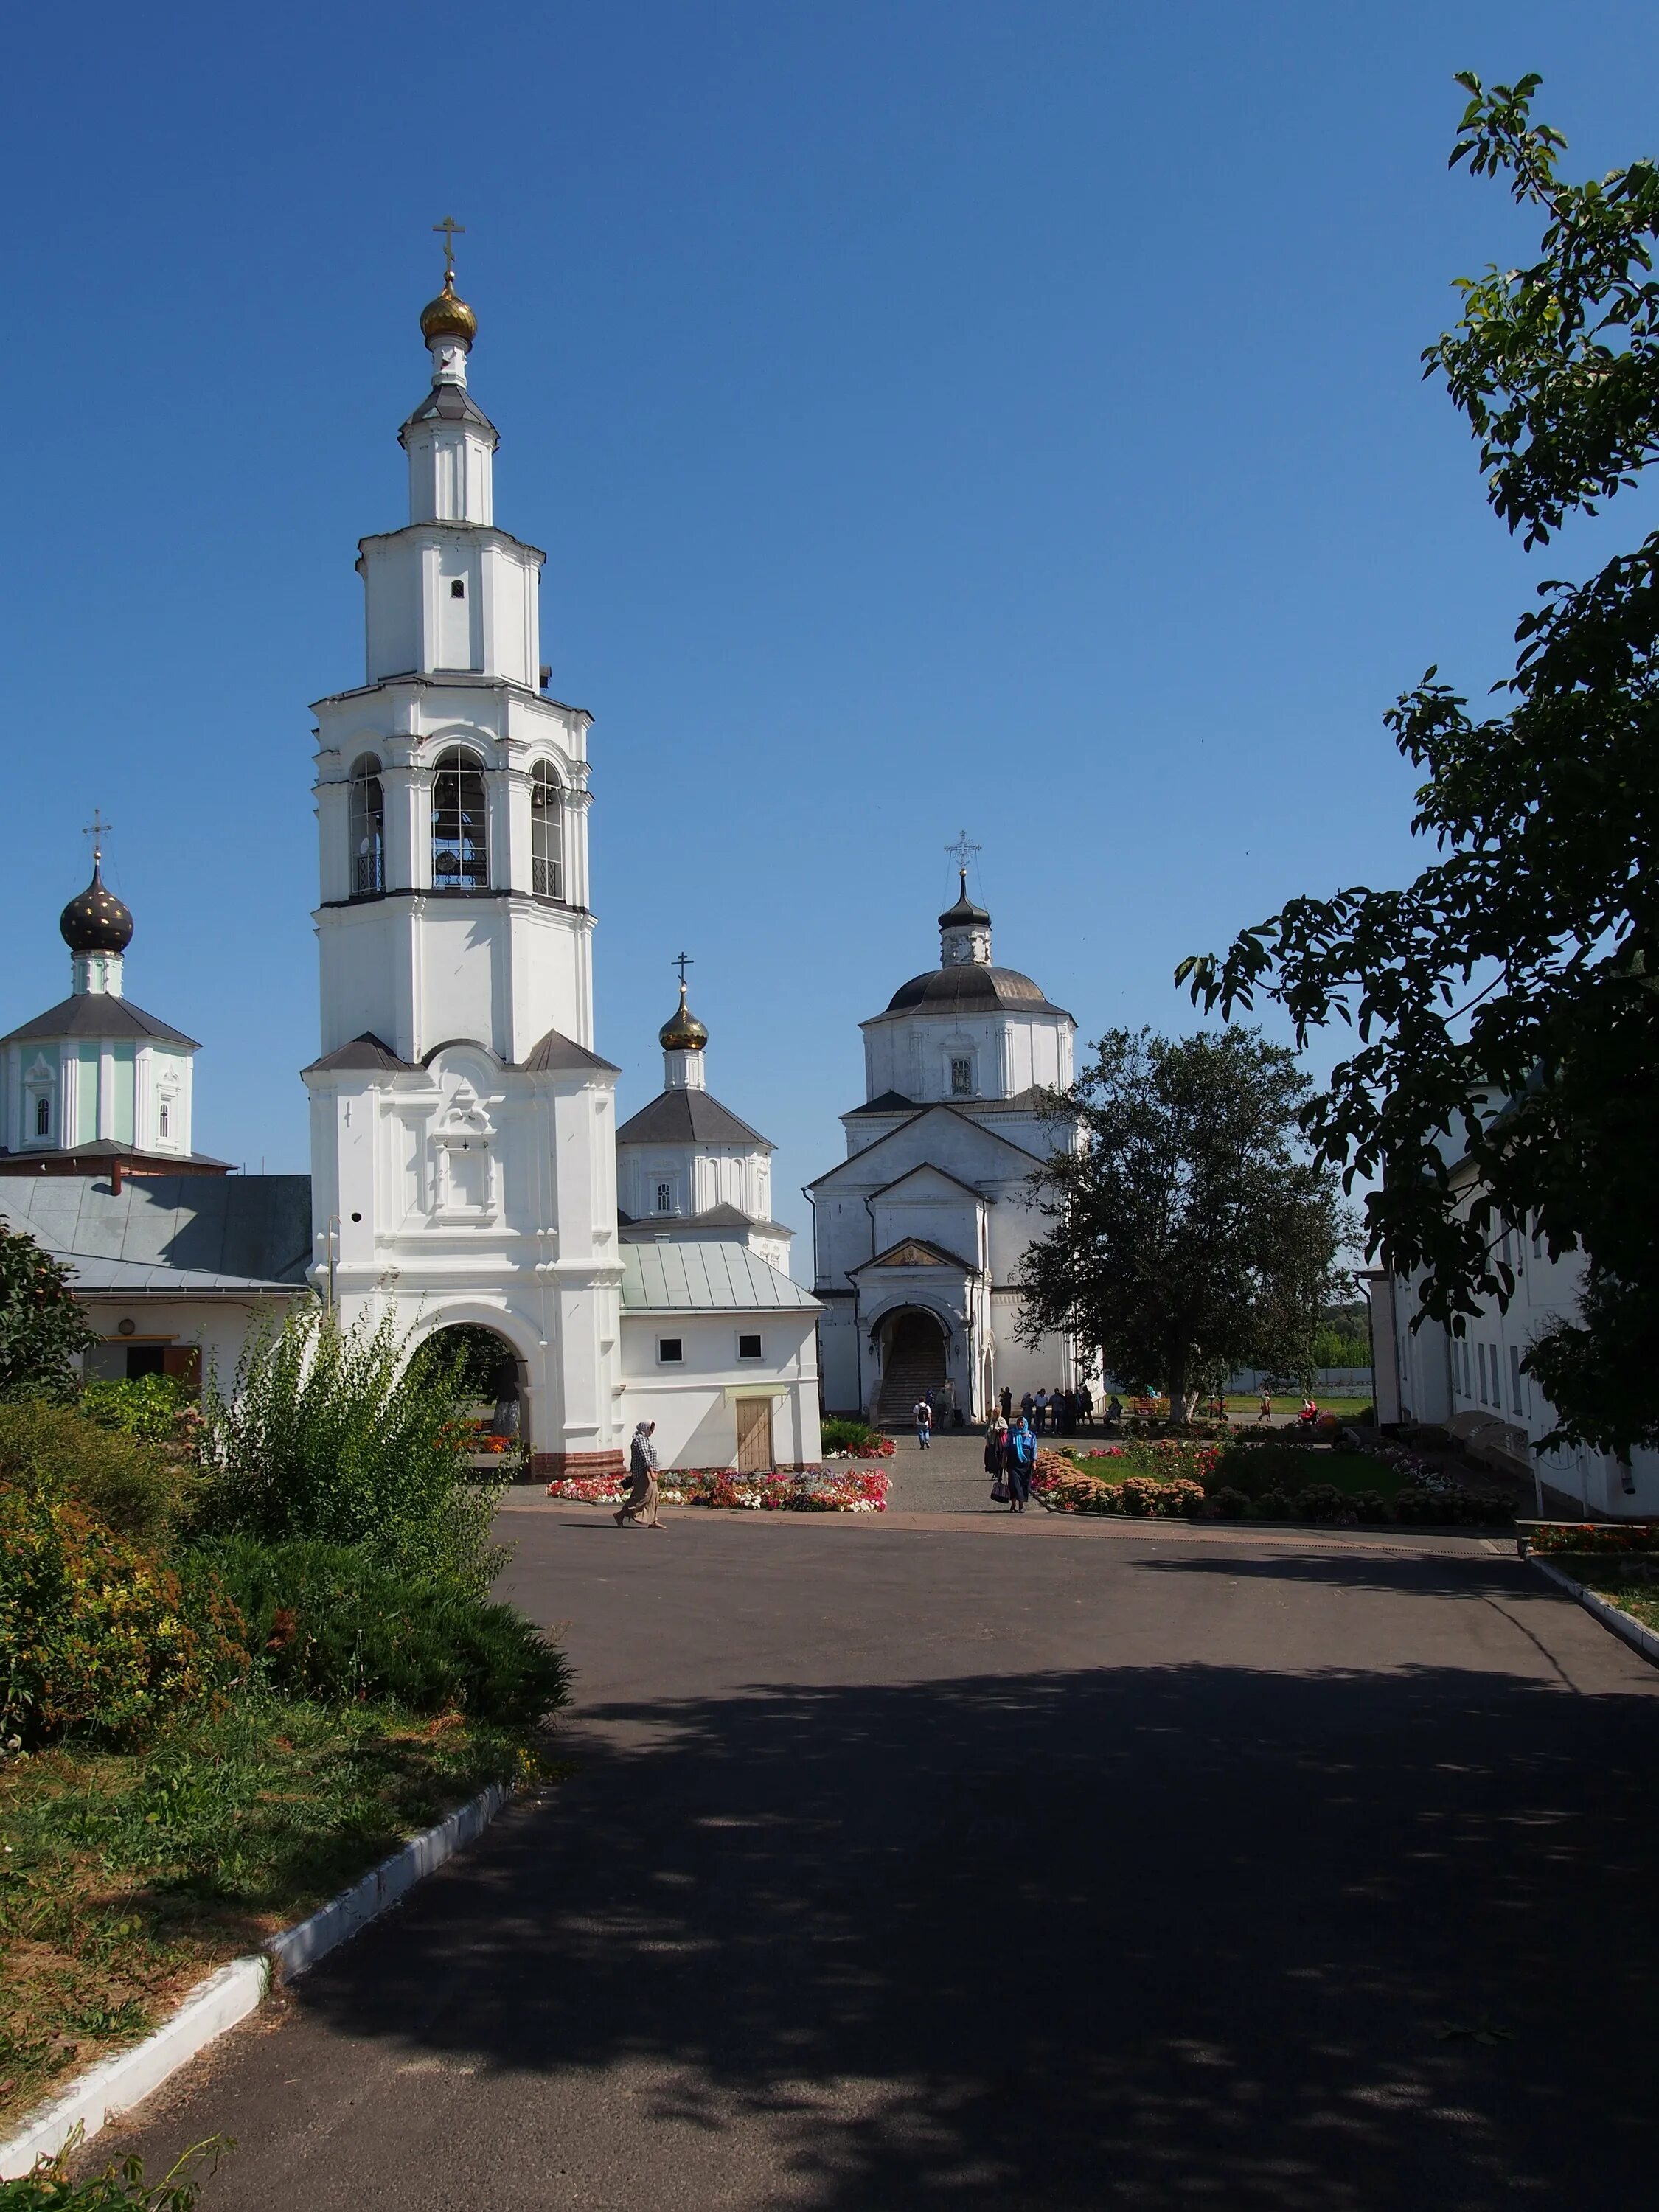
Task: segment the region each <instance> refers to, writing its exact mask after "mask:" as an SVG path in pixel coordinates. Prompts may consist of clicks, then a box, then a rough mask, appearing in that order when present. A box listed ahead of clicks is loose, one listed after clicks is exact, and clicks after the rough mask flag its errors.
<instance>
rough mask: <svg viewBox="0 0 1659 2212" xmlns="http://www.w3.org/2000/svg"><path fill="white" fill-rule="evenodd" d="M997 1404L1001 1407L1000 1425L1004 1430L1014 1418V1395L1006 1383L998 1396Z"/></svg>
mask: <svg viewBox="0 0 1659 2212" xmlns="http://www.w3.org/2000/svg"><path fill="white" fill-rule="evenodd" d="M997 1403H998V1404H999V1405H1000V1407H1002V1425H1003V1427H1004V1428H1005V1429H1006V1427H1007V1425H1008V1424H1009V1422H1010V1421H1012V1419H1013V1418H1014V1394H1013V1392H1012V1390H1011V1389H1009V1388H1008V1385H1007V1384H1006V1383H1004V1384H1003V1386H1002V1389H1001V1391H1000V1394H999V1396H998V1399H997Z"/></svg>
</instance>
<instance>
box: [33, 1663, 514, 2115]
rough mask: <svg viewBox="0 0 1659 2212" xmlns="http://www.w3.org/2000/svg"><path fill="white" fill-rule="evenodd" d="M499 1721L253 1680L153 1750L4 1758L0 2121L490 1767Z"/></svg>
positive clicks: (509, 1749)
mask: <svg viewBox="0 0 1659 2212" xmlns="http://www.w3.org/2000/svg"><path fill="white" fill-rule="evenodd" d="M522 1765H523V1755H522V1753H520V1751H519V1750H518V1748H517V1746H516V1744H515V1741H514V1739H513V1737H511V1736H510V1735H507V1734H506V1733H504V1732H502V1731H500V1730H495V1729H483V1728H479V1727H477V1726H476V1725H474V1724H472V1723H466V1722H463V1721H462V1720H460V1719H459V1717H455V1716H453V1715H446V1716H443V1717H441V1718H438V1719H435V1720H432V1719H419V1718H410V1717H408V1716H407V1715H405V1714H404V1713H402V1712H400V1711H398V1710H397V1709H396V1708H393V1707H390V1706H386V1705H355V1706H351V1707H348V1708H345V1709H343V1710H340V1709H329V1708H325V1707H324V1706H320V1705H308V1704H301V1703H297V1702H294V1701H290V1700H286V1699H276V1698H274V1697H270V1696H269V1695H255V1696H252V1697H249V1698H246V1699H244V1701H243V1702H242V1703H240V1705H238V1707H237V1708H236V1710H235V1711H233V1712H231V1713H228V1714H227V1715H226V1716H224V1717H222V1718H221V1719H216V1720H205V1721H202V1720H198V1721H196V1722H193V1723H181V1724H180V1725H179V1727H178V1728H177V1729H173V1730H171V1731H168V1732H167V1733H166V1734H164V1735H161V1736H160V1737H158V1738H157V1739H155V1741H153V1742H151V1743H150V1745H149V1747H147V1748H146V1749H145V1750H143V1752H139V1753H131V1754H119V1753H108V1752H80V1751H77V1750H76V1748H75V1747H73V1746H68V1745H62V1746H58V1747H56V1748H54V1749H50V1750H46V1751H41V1752H38V1753H34V1754H33V1756H30V1757H23V1758H16V1759H13V1760H12V1761H11V1762H10V1763H9V1765H7V1766H6V1767H5V1768H4V1770H3V1771H0V1840H3V1843H4V1845H5V1851H4V1854H3V1857H0V1946H3V1953H0V1956H3V1973H0V2120H6V2119H10V2118H15V2117H16V2116H17V2115H18V2114H19V2113H20V2112H23V2111H26V2110H27V2108H28V2107H29V2106H32V2105H33V2104H35V2103H37V2102H38V2101H39V2100H40V2099H41V2098H42V2097H44V2096H46V2095H47V2094H48V2093H50V2092H51V2091H52V2089H53V2088H54V2087H57V2086H60V2085H61V2082H62V2081H63V2079H64V2078H65V2077H67V2076H68V2075H72V2074H74V2073H77V2072H79V2071H81V2070H82V2069H83V2068H84V2067H86V2066H87V2065H88V2064H89V2063H92V2062H93V2061H94V2059H96V2058H98V2057H101V2056H102V2055H104V2054H105V2053H106V2051H110V2050H112V2049H115V2048H118V2046H120V2045H124V2044H128V2043H131V2042H133V2041H135V2040H136V2039H138V2038H139V2037H140V2036H142V2035H143V2034H144V2033H147V2032H148V2031H149V2029H150V2028H151V2027H154V2026H155V2024H156V2022H157V2021H159V2020H160V2019H161V2017H163V2016H164V2015H166V2013H167V2011H168V2010H170V2009H171V2008H172V2007H173V2005H174V2004H176V2003H177V2002H178V2001H179V1998H180V1997H181V1996H183V1995H184V1993H185V1990H187V1989H188V1988H189V1986H190V1985H191V1983H192V1982H194V1981H196V1980H197V1979H199V1978H200V1977H201V1976H202V1975H204V1974H206V1973H209V1972H211V1971H212V1969H213V1968H214V1967H215V1966H221V1965H222V1964H223V1963H224V1961H225V1960H228V1959H232V1958H235V1957H238V1956H240V1954H243V1953H246V1952H247V1951H250V1950H252V1949H255V1948H257V1947H258V1944H259V1943H260V1942H261V1941H262V1940H263V1939H264V1937H265V1936H269V1935H270V1934H272V1933H274V1932H275V1931H276V1929H279V1928H283V1927H285V1926H287V1925H288V1924H289V1923H290V1922H292V1921H295V1920H298V1919H301V1918H303V1917H305V1915H306V1914H307V1912H310V1911H313V1910H314V1909H315V1908H316V1906H318V1905H320V1904H322V1903H324V1902H325V1900H326V1899H328V1898H330V1897H331V1896H332V1895H333V1894H334V1893H335V1892H336V1891H337V1890H339V1889H341V1888H343V1887H345V1886H346V1884H348V1883H349V1882H350V1881H353V1880H355V1879H356V1877H357V1876H358V1875H361V1874H363V1873H365V1872H367V1871H368V1869H369V1868H370V1867H372V1866H374V1864H375V1863H377V1862H378V1861H379V1860H380V1859H381V1858H383V1857H386V1854H387V1853H388V1852H390V1851H392V1850H396V1849H397V1848H398V1845H399V1844H401V1843H403V1842H404V1841H405V1840H406V1839H407V1838H409V1837H410V1835H412V1834H416V1833H417V1832H419V1831H420V1830H421V1829H422V1828H425V1827H428V1826H431V1825H432V1823H433V1822H434V1821H435V1820H441V1818H442V1817H443V1815H444V1814H445V1813H447V1812H448V1811H450V1810H452V1809H453V1808H454V1807H455V1806H456V1805H459V1804H461V1803H463V1802H465V1800H466V1799H467V1798H469V1797H471V1796H473V1795H475V1793H476V1792H477V1790H481V1789H483V1787H484V1785H485V1784H488V1783H490V1782H495V1781H501V1780H506V1779H508V1778H512V1777H513V1776H515V1775H516V1774H518V1773H519V1772H520V1771H521V1769H522Z"/></svg>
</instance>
